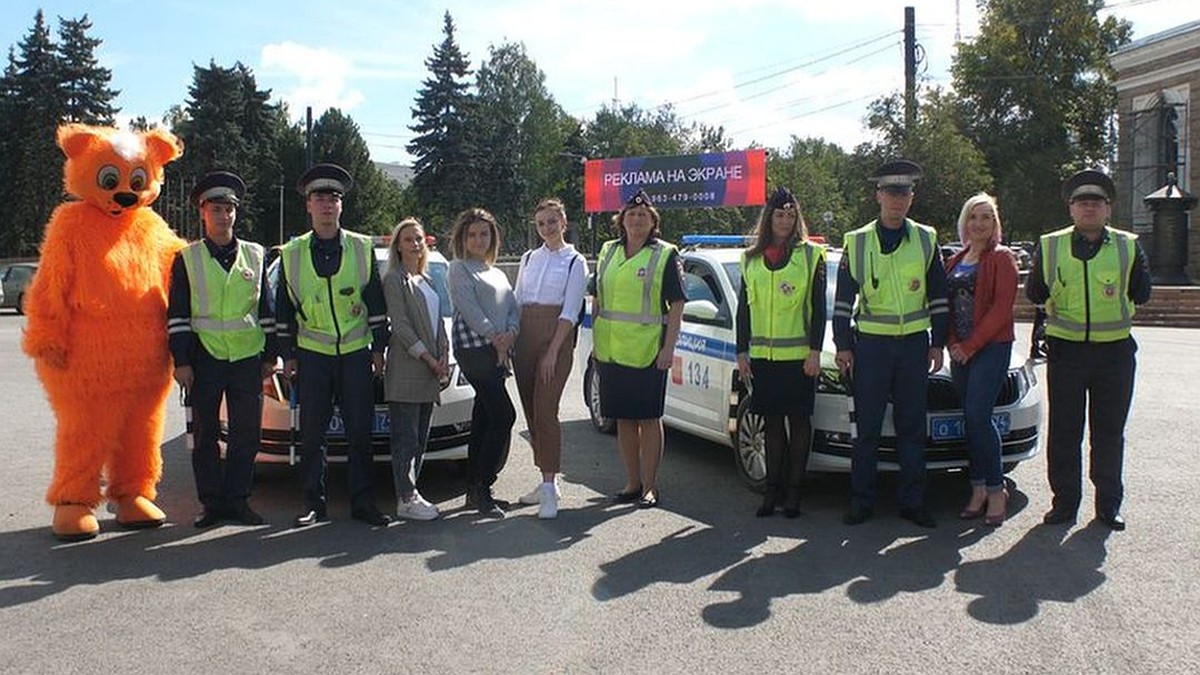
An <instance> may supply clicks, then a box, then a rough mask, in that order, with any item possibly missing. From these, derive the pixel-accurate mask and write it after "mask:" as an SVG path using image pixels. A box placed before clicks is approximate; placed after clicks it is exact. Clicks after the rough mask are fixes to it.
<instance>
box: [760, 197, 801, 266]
mask: <svg viewBox="0 0 1200 675" xmlns="http://www.w3.org/2000/svg"><path fill="white" fill-rule="evenodd" d="M792 204H793V205H794V208H795V211H796V225H795V227H793V228H792V234H791V236H789V237H788V241H786V242H784V247H785V248H792V247H794V246H795V245H796V243H797V242H801V241H806V240H807V239H808V224H807V223H805V222H804V214H803V213H801V211H800V205H799V204H796V203H795V202H792ZM776 210H777V207H774V206H771V205H769V204H768V205H767V206H764V207H763V210H762V211H761V212H760V213H759V214H758V223H756V224H755V225H754V243H753V244H751V245H750V248H749V249H747V250H746V257H747V258H754V257H756V256H760V255H762V253H763V251H764V250H766V248H767V247H768V246H770V245H771V244H772V243H774V241H775V231H774V230H772V229H771V219H772V218H774V217H775V211H776Z"/></svg>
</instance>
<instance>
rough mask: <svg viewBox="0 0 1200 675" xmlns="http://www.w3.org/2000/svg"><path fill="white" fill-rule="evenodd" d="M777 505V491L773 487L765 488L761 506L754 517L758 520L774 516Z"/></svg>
mask: <svg viewBox="0 0 1200 675" xmlns="http://www.w3.org/2000/svg"><path fill="white" fill-rule="evenodd" d="M778 503H779V491H778V490H776V489H775V488H774V487H769V486H768V487H767V491H766V492H764V493H763V500H762V504H761V505H760V506H759V507H758V510H757V511H755V512H754V515H755V516H756V517H758V518H767V517H770V516H773V515H775V506H776V505H777V504H778Z"/></svg>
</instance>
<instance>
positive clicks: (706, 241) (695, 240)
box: [680, 234, 754, 246]
mask: <svg viewBox="0 0 1200 675" xmlns="http://www.w3.org/2000/svg"><path fill="white" fill-rule="evenodd" d="M753 242H754V237H752V236H749V235H743V234H685V235H683V237H682V238H681V239H680V243H682V244H683V245H684V246H749V245H750V244H752V243H753Z"/></svg>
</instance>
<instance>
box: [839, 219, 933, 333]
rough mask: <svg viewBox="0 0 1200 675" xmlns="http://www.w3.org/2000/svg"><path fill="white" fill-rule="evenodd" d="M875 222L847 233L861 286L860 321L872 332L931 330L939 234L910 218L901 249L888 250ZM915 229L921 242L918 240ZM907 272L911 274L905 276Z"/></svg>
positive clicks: (853, 272) (864, 329)
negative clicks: (930, 278) (932, 270)
mask: <svg viewBox="0 0 1200 675" xmlns="http://www.w3.org/2000/svg"><path fill="white" fill-rule="evenodd" d="M876 222H877V221H872V222H871V223H869V224H867V225H865V226H864V227H861V228H859V229H857V230H855V231H854V232H851V233H848V234H847V235H846V251H847V255H848V256H849V258H850V276H851V277H853V278H854V280H855V281H856V282H857V283H858V288H859V303H858V309H857V316H856V322H855V324H856V327H857V328H858V330H859V331H861V332H863V333H868V334H871V335H911V334H913V333H918V332H921V331H924V330H928V329H929V327H930V321H929V314H930V312H929V300H928V289H926V288H925V283H926V282H925V277H926V274H927V273H928V270H929V265H930V264H931V263H932V261H933V246H934V241H935V239H936V237H937V234H936V232H934V230H933V228H931V227H929V226H927V225H922V224H921V223H918V222H915V221H912V220H907V219H906V220H905V221H904V222H905V225H906V226H907V227H908V228H909V236H907V237H904V238H903V239H901V242H900V245H899V246H898V247H896V250H894V251H892V252H891V253H888V254H887V255H884V254H883V253H882V251H881V248H880V245H879V235H878V233H877V232H876V231H875V225H876ZM913 235H916V237H915V238H916V239H917V241H918V242H919V247H918V246H917V245H914V244H913V241H912V240H913V238H914V237H913ZM901 268H904V269H903V271H902V270H901ZM868 269H869V270H870V274H867V270H868ZM902 273H903V274H906V275H907V277H908V278H907V279H902V278H901V277H900V275H901V274H902Z"/></svg>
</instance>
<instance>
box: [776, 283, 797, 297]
mask: <svg viewBox="0 0 1200 675" xmlns="http://www.w3.org/2000/svg"><path fill="white" fill-rule="evenodd" d="M795 290H796V287H795V286H793V285H791V284H789V283H788V282H786V281H785V282H783V283H781V284H779V292H780V293H783V294H784V295H791V294H792V292H794V291H795Z"/></svg>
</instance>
